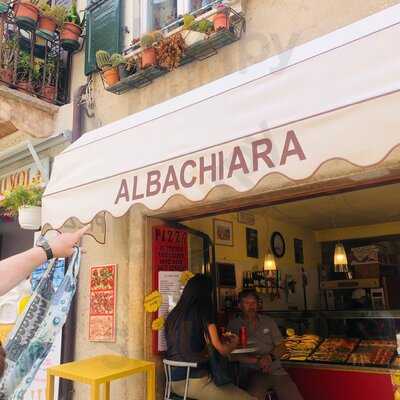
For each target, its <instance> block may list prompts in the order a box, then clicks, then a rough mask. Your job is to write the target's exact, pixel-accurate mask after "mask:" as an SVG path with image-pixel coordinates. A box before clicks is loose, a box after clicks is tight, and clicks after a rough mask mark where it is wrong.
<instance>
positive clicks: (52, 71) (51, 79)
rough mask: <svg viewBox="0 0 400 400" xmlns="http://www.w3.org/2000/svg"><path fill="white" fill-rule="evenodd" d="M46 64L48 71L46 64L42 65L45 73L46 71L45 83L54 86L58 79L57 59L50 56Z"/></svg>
mask: <svg viewBox="0 0 400 400" xmlns="http://www.w3.org/2000/svg"><path fill="white" fill-rule="evenodd" d="M45 65H46V71H44V65H43V66H42V68H43V73H44V72H45V78H44V84H45V85H47V86H54V85H55V80H56V60H55V59H54V58H53V57H49V58H48V60H47V63H46V64H45Z"/></svg>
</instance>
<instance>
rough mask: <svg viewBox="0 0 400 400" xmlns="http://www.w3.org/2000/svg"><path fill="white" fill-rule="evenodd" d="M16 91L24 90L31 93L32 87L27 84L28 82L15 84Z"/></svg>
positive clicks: (30, 84)
mask: <svg viewBox="0 0 400 400" xmlns="http://www.w3.org/2000/svg"><path fill="white" fill-rule="evenodd" d="M17 87H18V89H21V90H25V91H27V92H33V86H32V83H29V82H28V81H20V82H18V83H17Z"/></svg>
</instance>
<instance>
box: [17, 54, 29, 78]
mask: <svg viewBox="0 0 400 400" xmlns="http://www.w3.org/2000/svg"><path fill="white" fill-rule="evenodd" d="M31 71H32V65H31V56H30V54H29V53H27V52H25V51H21V52H20V54H19V58H18V65H17V77H18V80H19V81H27V80H29V74H30V72H31Z"/></svg>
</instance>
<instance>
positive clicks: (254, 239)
mask: <svg viewBox="0 0 400 400" xmlns="http://www.w3.org/2000/svg"><path fill="white" fill-rule="evenodd" d="M246 247H247V257H253V258H258V233H257V230H256V229H252V228H246Z"/></svg>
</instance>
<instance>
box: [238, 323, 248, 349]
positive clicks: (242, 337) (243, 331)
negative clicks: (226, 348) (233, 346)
mask: <svg viewBox="0 0 400 400" xmlns="http://www.w3.org/2000/svg"><path fill="white" fill-rule="evenodd" d="M239 344H240V346H241V347H246V346H247V328H246V327H245V326H244V325H243V326H242V327H241V328H240V331H239Z"/></svg>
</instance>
